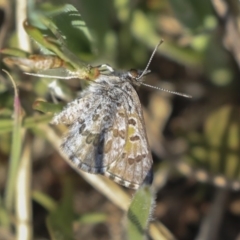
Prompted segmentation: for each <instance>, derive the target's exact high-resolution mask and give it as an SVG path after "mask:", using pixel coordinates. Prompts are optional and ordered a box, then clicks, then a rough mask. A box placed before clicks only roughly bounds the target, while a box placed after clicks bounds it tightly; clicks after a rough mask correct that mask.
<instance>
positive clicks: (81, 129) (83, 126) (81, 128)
mask: <svg viewBox="0 0 240 240" xmlns="http://www.w3.org/2000/svg"><path fill="white" fill-rule="evenodd" d="M85 128H86V124H85V123H83V124H82V125H81V127H80V128H79V133H80V134H82V133H83V130H84V129H85Z"/></svg>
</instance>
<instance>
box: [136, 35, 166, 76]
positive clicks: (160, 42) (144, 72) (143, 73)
mask: <svg viewBox="0 0 240 240" xmlns="http://www.w3.org/2000/svg"><path fill="white" fill-rule="evenodd" d="M163 42H164V40H163V39H161V40H160V41H159V43H158V44H157V45H156V47H155V48H154V50H153V53H152V55H151V57H150V59H149V61H148V64H147V66H146V67H145V69H144V70H143V72H142V74H141V75H140V76H139V77H138V78H137V79H140V78H142V77H143V76H144V75H145V74H146V73H148V72H150V71H148V67H149V65H150V63H151V61H152V59H153V57H154V55H155V53H156V51H157V49H158V47H159V46H160V45H161V44H162V43H163Z"/></svg>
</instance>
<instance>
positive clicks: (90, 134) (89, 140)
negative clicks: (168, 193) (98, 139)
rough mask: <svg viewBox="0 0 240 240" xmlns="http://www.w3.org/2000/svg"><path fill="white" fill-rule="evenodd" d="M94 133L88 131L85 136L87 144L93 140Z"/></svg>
mask: <svg viewBox="0 0 240 240" xmlns="http://www.w3.org/2000/svg"><path fill="white" fill-rule="evenodd" d="M95 136H96V135H95V134H93V133H89V135H88V136H87V138H86V143H87V144H90V143H92V142H93V141H94V139H95Z"/></svg>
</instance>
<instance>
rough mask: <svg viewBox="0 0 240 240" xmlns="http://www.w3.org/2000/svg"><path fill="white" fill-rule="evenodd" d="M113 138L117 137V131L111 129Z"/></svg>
mask: <svg viewBox="0 0 240 240" xmlns="http://www.w3.org/2000/svg"><path fill="white" fill-rule="evenodd" d="M113 136H114V137H117V136H118V130H117V129H113Z"/></svg>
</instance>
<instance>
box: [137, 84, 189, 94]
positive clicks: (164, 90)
mask: <svg viewBox="0 0 240 240" xmlns="http://www.w3.org/2000/svg"><path fill="white" fill-rule="evenodd" d="M140 84H141V85H144V86H146V87H150V88H154V89H157V90H160V91H163V92H167V93H172V94H174V95H178V96H181V97H185V98H192V96H191V95H188V94H185V93H180V92H174V91H171V90H167V89H165V88H159V87H155V86H152V85H149V84H146V83H143V82H141V83H140Z"/></svg>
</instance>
